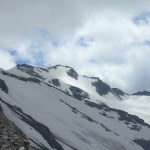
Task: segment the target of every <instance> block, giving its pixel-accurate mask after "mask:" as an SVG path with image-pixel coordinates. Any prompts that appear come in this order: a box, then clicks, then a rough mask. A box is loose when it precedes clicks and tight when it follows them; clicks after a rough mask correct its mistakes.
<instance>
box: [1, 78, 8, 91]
mask: <svg viewBox="0 0 150 150" xmlns="http://www.w3.org/2000/svg"><path fill="white" fill-rule="evenodd" d="M0 89H1V90H2V91H4V92H5V93H8V87H7V85H6V83H5V81H3V80H2V79H0Z"/></svg>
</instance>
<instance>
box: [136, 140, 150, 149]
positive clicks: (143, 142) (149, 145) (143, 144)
mask: <svg viewBox="0 0 150 150" xmlns="http://www.w3.org/2000/svg"><path fill="white" fill-rule="evenodd" d="M134 142H135V143H137V144H138V145H140V146H141V147H143V148H144V150H150V140H149V141H148V140H144V139H135V140H134Z"/></svg>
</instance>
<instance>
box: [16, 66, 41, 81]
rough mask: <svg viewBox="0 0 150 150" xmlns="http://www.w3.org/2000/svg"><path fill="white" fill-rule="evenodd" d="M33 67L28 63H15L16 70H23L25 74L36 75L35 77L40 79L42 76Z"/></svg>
mask: <svg viewBox="0 0 150 150" xmlns="http://www.w3.org/2000/svg"><path fill="white" fill-rule="evenodd" d="M34 68H35V67H33V66H30V65H26V64H21V65H17V69H18V70H21V71H23V72H26V73H27V74H29V75H31V76H33V77H36V78H40V79H42V76H40V75H39V74H38V73H36V72H35V71H34Z"/></svg>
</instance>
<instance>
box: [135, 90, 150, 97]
mask: <svg viewBox="0 0 150 150" xmlns="http://www.w3.org/2000/svg"><path fill="white" fill-rule="evenodd" d="M132 95H139V96H150V92H148V91H139V92H137V93H133V94H132Z"/></svg>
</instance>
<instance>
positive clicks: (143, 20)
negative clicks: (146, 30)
mask: <svg viewBox="0 0 150 150" xmlns="http://www.w3.org/2000/svg"><path fill="white" fill-rule="evenodd" d="M133 22H134V23H135V24H136V25H148V24H149V23H150V12H145V13H142V14H140V15H138V16H136V17H134V18H133Z"/></svg>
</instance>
